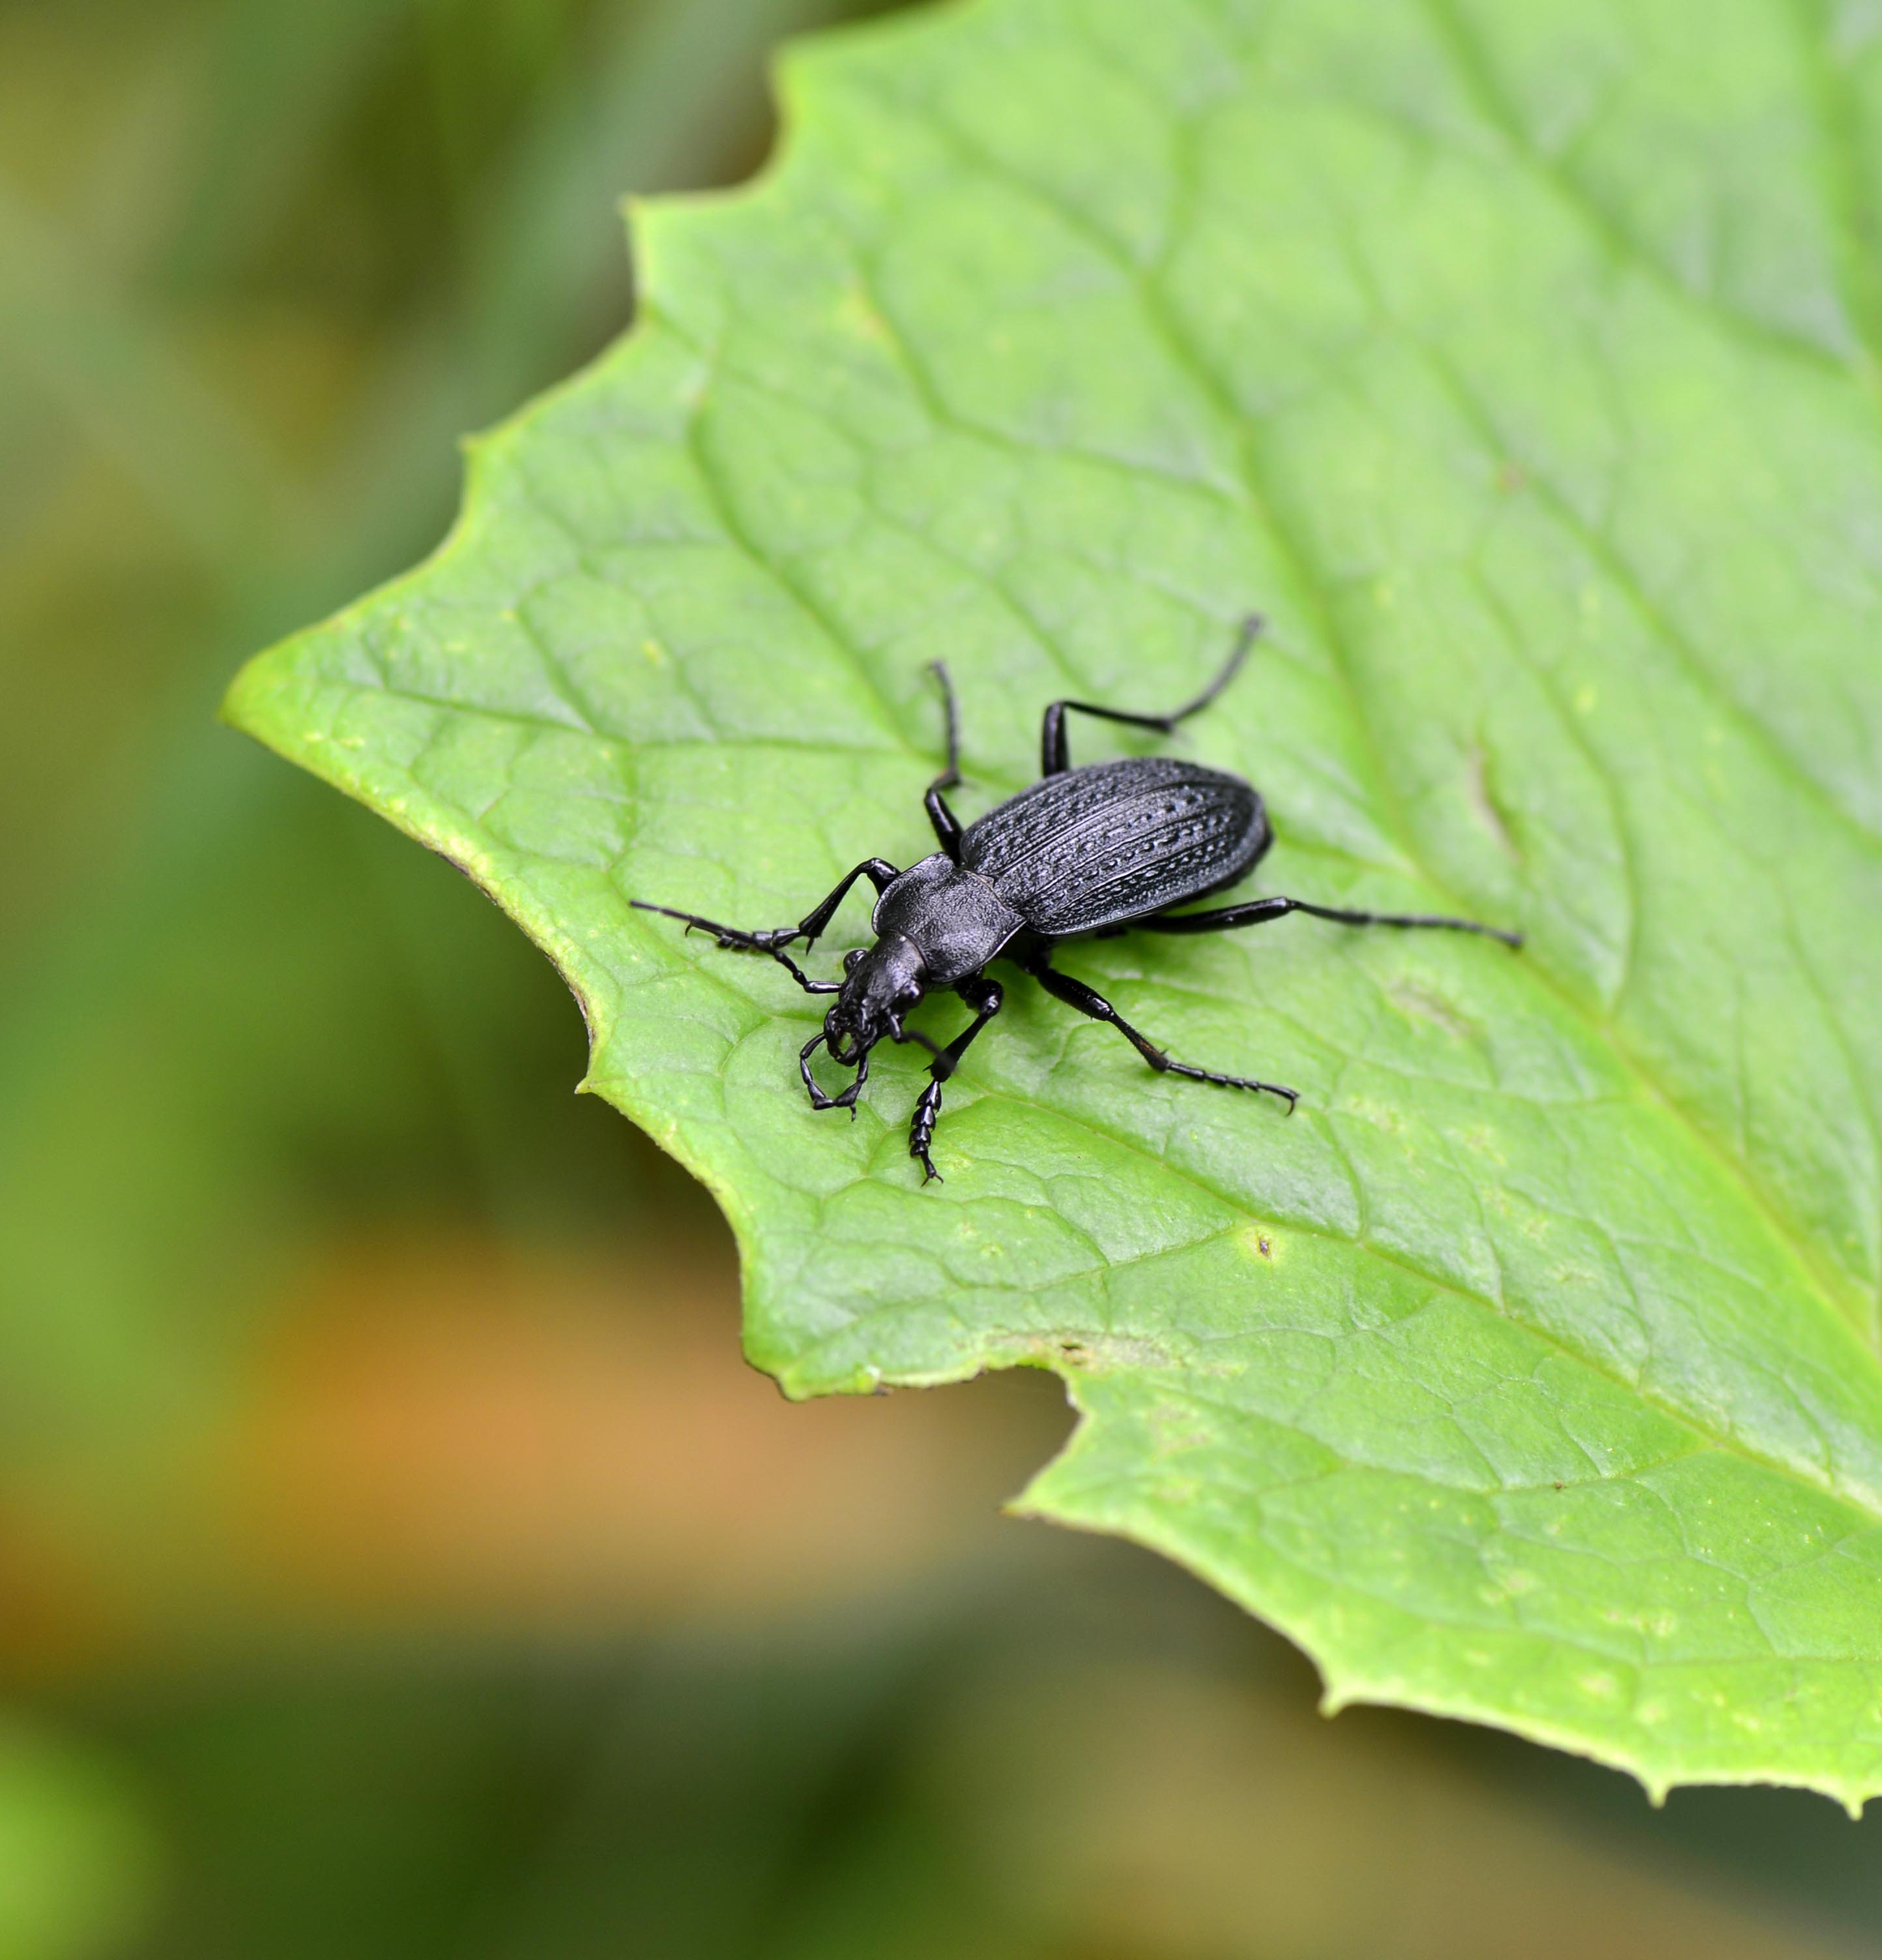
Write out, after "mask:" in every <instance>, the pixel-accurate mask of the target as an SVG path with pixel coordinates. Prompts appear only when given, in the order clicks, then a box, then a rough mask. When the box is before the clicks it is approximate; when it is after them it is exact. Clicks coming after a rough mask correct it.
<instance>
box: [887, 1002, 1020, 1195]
mask: <svg viewBox="0 0 1882 1960" xmlns="http://www.w3.org/2000/svg"><path fill="white" fill-rule="evenodd" d="M954 991H955V992H956V993H957V994H959V995H960V998H962V999H963V1001H966V1004H968V1006H969V1007H971V1008H973V1010H974V1018H973V1023H972V1025H971V1026H968V1027H966V1028H963V1029H962V1030H961V1031H960V1033H959V1034H957V1035H956V1036H955V1037H954V1039H953V1040H952V1041H951V1042H949V1043H948V1044H947V1046H946V1047H945V1048H940V1049H938V1050H937V1051H936V1052H935V1059H934V1060H933V1061H931V1062H930V1063H929V1064H928V1087H926V1088H925V1089H924V1090H922V1093H921V1095H920V1096H919V1098H918V1099H917V1100H916V1105H915V1115H914V1116H913V1118H912V1120H911V1121H910V1122H909V1156H910V1157H914V1158H916V1160H918V1161H919V1163H920V1164H921V1166H922V1182H923V1183H924V1184H925V1183H927V1182H928V1180H929V1179H931V1178H932V1179H935V1181H936V1182H940V1179H941V1173H940V1172H939V1171H938V1170H937V1169H935V1160H934V1159H933V1158H932V1157H930V1156H929V1155H928V1146H929V1145H930V1144H931V1143H933V1142H934V1141H935V1123H936V1122H938V1120H939V1118H940V1116H941V1084H942V1083H944V1082H945V1081H946V1080H947V1078H948V1077H950V1076H951V1075H952V1074H954V1071H955V1069H956V1068H957V1067H958V1066H959V1065H960V1058H961V1057H962V1056H963V1055H965V1054H966V1052H967V1045H968V1043H969V1042H971V1041H972V1040H973V1038H974V1036H976V1035H977V1034H978V1033H979V1032H980V1030H981V1029H982V1028H984V1027H985V1026H986V1024H987V1023H988V1022H989V1021H990V1020H992V1018H993V1017H994V1016H995V1014H997V1013H998V1012H999V1011H1000V1009H1001V1007H1002V1004H1004V1002H1005V999H1006V993H1005V989H1004V988H1002V986H1001V985H1000V983H999V982H998V981H997V980H987V979H975V980H963V981H962V982H961V983H960V985H959V986H958V987H957V988H955V989H954ZM910 1038H912V1039H916V1040H922V1039H926V1038H925V1036H916V1035H914V1034H913V1031H912V1030H911V1031H910Z"/></svg>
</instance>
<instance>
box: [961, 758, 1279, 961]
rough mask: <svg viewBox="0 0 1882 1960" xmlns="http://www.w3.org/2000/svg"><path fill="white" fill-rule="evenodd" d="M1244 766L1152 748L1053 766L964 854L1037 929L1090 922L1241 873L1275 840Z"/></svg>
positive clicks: (987, 819) (967, 838) (983, 828)
mask: <svg viewBox="0 0 1882 1960" xmlns="http://www.w3.org/2000/svg"><path fill="white" fill-rule="evenodd" d="M1268 841H1269V832H1268V820H1267V817H1266V814H1265V813H1263V810H1262V807H1261V798H1260V797H1259V796H1258V795H1256V793H1255V791H1253V788H1250V785H1249V784H1247V783H1245V782H1244V781H1242V779H1241V778H1240V777H1239V776H1231V775H1224V774H1223V773H1222V772H1221V771H1220V770H1217V769H1205V768H1201V767H1200V766H1199V765H1197V764H1196V763H1194V762H1175V761H1172V760H1170V759H1167V758H1165V757H1161V756H1144V757H1140V758H1136V759H1132V760H1129V761H1126V762H1094V763H1091V764H1090V765H1087V767H1085V768H1081V769H1068V770H1066V771H1065V773H1064V774H1063V775H1056V776H1048V777H1046V778H1045V779H1044V781H1041V782H1037V783H1035V784H1033V786H1032V788H1030V789H1027V790H1022V791H1021V792H1020V794H1018V795H1017V796H1016V797H1013V798H1012V799H1011V800H1010V801H1008V802H1006V803H1002V804H1001V805H1000V806H999V807H998V809H997V810H989V811H988V813H986V816H983V817H982V818H981V819H980V820H979V823H975V824H973V825H971V826H969V828H968V829H967V832H966V835H964V836H963V838H961V841H960V861H961V863H962V864H963V865H964V866H966V868H967V869H968V870H973V871H977V872H979V873H980V875H981V876H982V877H983V878H986V879H988V880H990V881H991V882H992V885H993V888H994V889H995V891H996V892H998V894H999V896H1001V897H1002V899H1005V901H1006V902H1007V903H1008V905H1011V907H1012V908H1013V909H1014V911H1015V912H1017V913H1019V915H1021V918H1024V920H1025V921H1026V923H1027V925H1028V926H1030V927H1031V928H1033V930H1034V931H1037V932H1043V933H1047V934H1055V935H1056V934H1065V933H1075V932H1091V931H1095V930H1097V928H1100V927H1102V926H1107V925H1118V924H1122V923H1123V921H1126V919H1133V918H1144V917H1145V915H1148V914H1149V913H1151V912H1161V911H1162V910H1164V908H1165V907H1166V906H1169V905H1180V904H1181V903H1182V902H1183V901H1184V900H1185V899H1193V898H1198V897H1199V896H1201V895H1202V893H1205V892H1208V891H1213V890H1214V889H1215V888H1216V887H1217V886H1220V885H1225V884H1227V883H1229V882H1230V880H1232V879H1235V878H1238V877H1240V876H1241V874H1242V873H1244V871H1246V870H1247V869H1248V868H1249V867H1250V865H1252V864H1253V863H1254V862H1255V861H1256V859H1257V858H1259V857H1260V855H1261V854H1262V852H1263V851H1265V850H1266V848H1267V846H1268Z"/></svg>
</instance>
